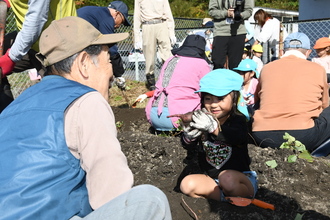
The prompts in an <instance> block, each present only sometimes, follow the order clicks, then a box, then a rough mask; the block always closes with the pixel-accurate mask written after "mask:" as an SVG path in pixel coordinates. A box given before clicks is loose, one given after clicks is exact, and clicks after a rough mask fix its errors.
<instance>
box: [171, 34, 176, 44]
mask: <svg viewBox="0 0 330 220" xmlns="http://www.w3.org/2000/svg"><path fill="white" fill-rule="evenodd" d="M170 39H171V45H172V46H174V44H175V43H176V37H175V36H173V37H171V38H170Z"/></svg>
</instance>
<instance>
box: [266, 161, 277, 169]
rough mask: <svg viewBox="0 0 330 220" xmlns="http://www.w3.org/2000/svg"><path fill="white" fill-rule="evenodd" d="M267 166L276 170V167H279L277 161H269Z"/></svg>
mask: <svg viewBox="0 0 330 220" xmlns="http://www.w3.org/2000/svg"><path fill="white" fill-rule="evenodd" d="M266 165H267V166H269V167H270V168H275V167H277V163H276V160H269V161H266Z"/></svg>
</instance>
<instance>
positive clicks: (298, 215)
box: [294, 213, 305, 220]
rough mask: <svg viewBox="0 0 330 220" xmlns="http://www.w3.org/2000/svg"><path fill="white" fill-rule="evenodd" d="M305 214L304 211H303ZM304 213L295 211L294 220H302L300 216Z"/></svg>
mask: <svg viewBox="0 0 330 220" xmlns="http://www.w3.org/2000/svg"><path fill="white" fill-rule="evenodd" d="M304 214H305V213H304ZM304 214H299V213H297V215H296V217H295V218H294V220H302V217H303V215H304Z"/></svg>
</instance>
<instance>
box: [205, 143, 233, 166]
mask: <svg viewBox="0 0 330 220" xmlns="http://www.w3.org/2000/svg"><path fill="white" fill-rule="evenodd" d="M203 149H204V151H205V153H206V161H207V162H208V163H209V164H210V165H211V166H213V167H215V168H216V169H220V168H221V167H222V166H223V165H224V164H225V163H226V162H227V161H228V160H229V158H230V157H231V154H232V147H231V146H229V145H228V144H226V143H224V142H221V141H215V142H210V141H204V142H203Z"/></svg>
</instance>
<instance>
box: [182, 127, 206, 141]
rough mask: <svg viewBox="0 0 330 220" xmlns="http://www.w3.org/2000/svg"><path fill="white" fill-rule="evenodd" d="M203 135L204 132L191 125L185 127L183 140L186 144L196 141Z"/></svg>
mask: <svg viewBox="0 0 330 220" xmlns="http://www.w3.org/2000/svg"><path fill="white" fill-rule="evenodd" d="M201 134H202V131H200V130H198V129H197V128H193V127H191V126H190V125H188V126H183V139H184V141H185V142H186V143H189V142H192V141H194V140H196V139H197V138H198V137H199V136H201Z"/></svg>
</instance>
